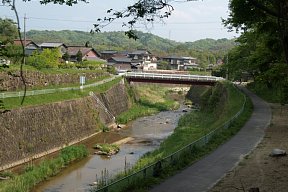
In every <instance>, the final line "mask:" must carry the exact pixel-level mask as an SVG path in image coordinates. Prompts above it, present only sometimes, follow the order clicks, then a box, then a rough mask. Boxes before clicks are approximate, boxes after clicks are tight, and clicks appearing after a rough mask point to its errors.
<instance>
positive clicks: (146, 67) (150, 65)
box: [143, 62, 157, 71]
mask: <svg viewBox="0 0 288 192" xmlns="http://www.w3.org/2000/svg"><path fill="white" fill-rule="evenodd" d="M151 70H157V63H151V62H150V63H144V65H143V71H151Z"/></svg>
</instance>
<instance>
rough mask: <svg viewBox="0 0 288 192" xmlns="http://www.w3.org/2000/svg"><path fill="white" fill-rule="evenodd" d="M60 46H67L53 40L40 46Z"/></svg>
mask: <svg viewBox="0 0 288 192" xmlns="http://www.w3.org/2000/svg"><path fill="white" fill-rule="evenodd" d="M60 46H64V47H67V46H66V45H65V44H64V43H55V42H54V43H53V42H44V43H41V44H40V45H39V47H49V48H57V47H60Z"/></svg>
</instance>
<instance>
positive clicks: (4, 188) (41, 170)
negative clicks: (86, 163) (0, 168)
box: [0, 145, 88, 192]
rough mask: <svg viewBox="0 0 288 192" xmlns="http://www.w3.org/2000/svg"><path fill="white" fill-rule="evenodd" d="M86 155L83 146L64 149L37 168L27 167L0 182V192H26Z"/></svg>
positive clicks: (86, 152)
mask: <svg viewBox="0 0 288 192" xmlns="http://www.w3.org/2000/svg"><path fill="white" fill-rule="evenodd" d="M87 155H88V150H87V148H86V147H85V146H84V145H78V146H70V147H66V148H64V149H62V150H61V152H60V154H59V155H58V157H56V158H53V159H51V160H44V161H42V162H41V163H40V164H39V165H37V166H34V165H29V166H28V167H26V168H25V171H24V172H23V173H22V174H20V175H16V176H14V177H12V178H11V179H9V180H6V181H2V182H0V192H11V191H13V192H14V191H15V192H16V191H17V192H28V191H29V190H30V189H31V188H32V187H34V186H35V185H36V184H38V183H40V182H42V181H44V180H46V179H47V178H48V177H51V176H53V175H56V174H57V173H58V172H59V171H60V170H61V169H63V168H64V167H65V166H67V165H68V164H70V163H71V162H73V161H76V160H80V159H82V158H84V157H86V156H87Z"/></svg>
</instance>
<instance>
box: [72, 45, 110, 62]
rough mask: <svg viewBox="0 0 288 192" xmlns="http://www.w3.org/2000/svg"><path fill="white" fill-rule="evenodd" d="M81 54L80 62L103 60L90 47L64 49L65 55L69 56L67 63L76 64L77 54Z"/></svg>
mask: <svg viewBox="0 0 288 192" xmlns="http://www.w3.org/2000/svg"><path fill="white" fill-rule="evenodd" d="M79 51H80V53H81V55H82V61H84V60H87V61H103V62H106V61H105V60H103V59H101V58H100V55H99V54H98V53H97V51H96V50H95V49H93V48H92V47H84V46H68V47H67V49H66V53H67V54H68V55H69V59H68V60H69V61H72V62H76V61H77V54H78V53H79Z"/></svg>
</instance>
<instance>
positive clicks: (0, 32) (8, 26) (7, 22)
mask: <svg viewBox="0 0 288 192" xmlns="http://www.w3.org/2000/svg"><path fill="white" fill-rule="evenodd" d="M17 36H18V31H17V27H16V25H15V23H14V22H13V20H11V19H2V18H0V44H1V43H2V44H3V45H5V44H7V43H13V40H14V39H16V38H17Z"/></svg>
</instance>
